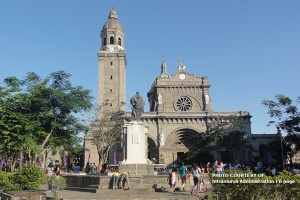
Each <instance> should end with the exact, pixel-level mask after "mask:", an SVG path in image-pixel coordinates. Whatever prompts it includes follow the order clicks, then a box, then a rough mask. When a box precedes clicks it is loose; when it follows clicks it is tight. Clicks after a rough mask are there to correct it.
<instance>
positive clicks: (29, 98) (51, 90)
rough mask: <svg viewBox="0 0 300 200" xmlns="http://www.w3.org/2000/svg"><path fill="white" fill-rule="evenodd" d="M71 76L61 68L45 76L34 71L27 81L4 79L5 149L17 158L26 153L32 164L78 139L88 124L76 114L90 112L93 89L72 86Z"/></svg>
mask: <svg viewBox="0 0 300 200" xmlns="http://www.w3.org/2000/svg"><path fill="white" fill-rule="evenodd" d="M69 78H70V74H68V73H66V72H64V71H57V72H54V73H51V74H50V75H49V76H47V77H46V78H45V79H42V78H40V77H39V76H38V75H37V74H35V73H32V72H31V73H28V74H27V76H26V77H25V79H24V80H19V79H17V78H16V77H8V78H6V79H5V80H4V83H5V86H1V87H0V96H1V101H0V108H1V109H0V139H1V141H3V143H1V145H2V146H1V150H2V151H4V152H5V153H8V154H9V155H8V156H10V157H12V158H13V159H14V160H16V159H15V158H17V156H16V155H23V154H24V155H25V158H26V159H27V160H28V161H29V162H31V163H32V162H33V161H35V160H36V158H37V157H38V156H42V155H44V154H45V152H46V151H48V150H49V149H52V150H53V149H57V148H58V147H62V146H65V147H66V146H72V145H74V143H75V142H76V141H78V134H79V133H80V132H86V131H87V126H85V125H84V124H83V123H82V122H81V120H80V119H79V118H78V117H76V115H75V114H76V113H80V112H84V111H88V110H89V109H90V108H91V107H92V104H91V100H92V97H91V95H90V90H87V89H83V88H82V87H81V86H72V84H71V83H70V80H69ZM3 147H5V148H6V149H5V148H4V149H3ZM16 147H18V148H16ZM20 147H21V148H20ZM15 148H16V149H15ZM2 153H3V152H2ZM46 155H47V154H46ZM20 158H21V156H20ZM43 158H44V160H45V159H46V157H43ZM20 160H21V159H20ZM20 166H21V165H20Z"/></svg>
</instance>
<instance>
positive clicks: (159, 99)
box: [157, 93, 162, 105]
mask: <svg viewBox="0 0 300 200" xmlns="http://www.w3.org/2000/svg"><path fill="white" fill-rule="evenodd" d="M157 103H158V105H160V104H162V96H161V94H160V93H158V96H157Z"/></svg>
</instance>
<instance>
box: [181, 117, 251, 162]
mask: <svg viewBox="0 0 300 200" xmlns="http://www.w3.org/2000/svg"><path fill="white" fill-rule="evenodd" d="M243 124H244V119H242V118H240V117H239V116H228V117H217V118H215V119H213V120H207V121H206V130H205V132H203V133H200V134H197V135H194V136H191V137H190V138H187V140H188V141H187V142H189V143H190V144H193V146H194V148H193V150H191V151H189V152H188V153H187V155H186V158H185V159H186V161H190V160H201V162H207V161H211V160H212V155H211V152H212V151H213V150H215V149H218V148H220V147H225V148H226V150H228V151H230V152H231V161H233V160H234V158H233V151H235V150H238V149H241V148H251V145H250V143H249V142H248V140H247V138H246V137H245V134H246V132H245V131H244V127H243Z"/></svg>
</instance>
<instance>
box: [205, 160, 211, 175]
mask: <svg viewBox="0 0 300 200" xmlns="http://www.w3.org/2000/svg"><path fill="white" fill-rule="evenodd" d="M205 168H206V172H207V173H209V172H210V162H207V164H206V166H205Z"/></svg>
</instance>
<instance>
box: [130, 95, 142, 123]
mask: <svg viewBox="0 0 300 200" xmlns="http://www.w3.org/2000/svg"><path fill="white" fill-rule="evenodd" d="M130 104H131V105H132V113H131V120H133V121H140V119H141V116H142V113H143V112H144V106H145V102H144V99H143V97H142V96H141V95H140V93H139V92H137V93H136V94H135V95H134V96H133V97H132V98H131V99H130Z"/></svg>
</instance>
